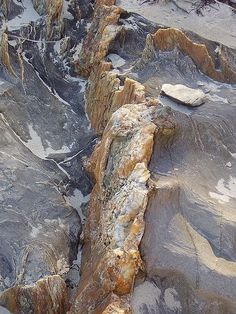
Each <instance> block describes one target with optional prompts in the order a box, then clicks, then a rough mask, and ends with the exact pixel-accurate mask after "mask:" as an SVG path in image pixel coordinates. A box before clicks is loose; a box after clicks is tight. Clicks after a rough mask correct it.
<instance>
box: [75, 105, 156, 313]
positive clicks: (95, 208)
mask: <svg viewBox="0 0 236 314" xmlns="http://www.w3.org/2000/svg"><path fill="white" fill-rule="evenodd" d="M155 112H156V106H155V105H148V104H147V103H142V104H129V105H124V106H122V107H121V108H120V109H118V110H117V111H116V112H115V113H114V114H113V115H112V117H111V119H110V121H109V122H108V125H107V127H106V128H105V130H104V134H103V138H102V140H101V143H100V144H99V145H98V146H97V147H96V149H95V151H94V152H93V154H92V157H91V159H90V163H89V165H88V168H89V171H90V172H92V173H93V175H94V177H95V180H96V184H95V187H94V189H93V192H92V195H91V201H90V205H89V216H88V219H87V223H86V228H85V247H84V255H83V259H82V277H81V282H80V286H79V289H78V293H77V298H76V300H75V302H74V304H73V306H72V309H71V313H130V312H131V310H130V307H129V298H128V295H129V293H130V292H131V291H132V287H133V283H134V279H135V276H136V274H137V272H138V270H139V269H140V268H141V267H142V260H141V257H140V253H139V243H140V241H141V238H142V235H143V232H144V212H145V209H146V206H147V201H148V187H147V181H148V179H149V176H150V173H149V170H148V168H147V165H148V163H149V160H150V157H151V154H152V149H153V135H154V132H155V129H156V126H155V124H154V123H153V122H152V119H153V117H154V115H155ZM111 296H113V297H111ZM114 296H115V299H114ZM101 304H105V305H104V306H101ZM119 304H120V305H119ZM99 307H101V310H98V309H99ZM102 309H103V310H102ZM112 311H113V312H112Z"/></svg>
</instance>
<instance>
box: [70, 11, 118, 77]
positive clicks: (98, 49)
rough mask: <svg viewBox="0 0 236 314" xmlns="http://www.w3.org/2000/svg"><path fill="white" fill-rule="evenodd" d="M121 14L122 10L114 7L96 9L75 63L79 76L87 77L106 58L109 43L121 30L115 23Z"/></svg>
mask: <svg viewBox="0 0 236 314" xmlns="http://www.w3.org/2000/svg"><path fill="white" fill-rule="evenodd" d="M122 12H123V10H122V9H121V8H118V7H116V6H104V5H98V6H97V7H96V10H95V13H94V18H93V21H92V24H91V26H90V29H89V32H88V34H87V36H86V38H85V40H84V43H83V47H82V50H81V52H80V55H79V59H78V61H76V62H75V65H76V69H77V71H78V73H79V74H81V75H83V76H85V77H88V76H89V74H90V72H91V70H92V68H93V67H94V66H95V65H96V64H99V63H100V62H101V61H102V59H103V58H104V57H105V56H106V54H107V52H108V49H109V46H110V43H111V42H112V41H113V40H114V38H115V37H116V35H117V34H118V32H119V31H120V29H121V26H118V25H117V21H118V20H119V18H120V14H121V13H122Z"/></svg>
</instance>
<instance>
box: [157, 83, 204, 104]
mask: <svg viewBox="0 0 236 314" xmlns="http://www.w3.org/2000/svg"><path fill="white" fill-rule="evenodd" d="M161 92H162V94H163V95H166V96H168V97H170V98H172V99H173V100H175V101H177V102H180V103H181V104H183V105H186V106H190V107H196V106H200V105H202V104H204V102H205V101H206V95H205V93H204V92H203V91H201V90H200V89H193V88H189V87H187V86H184V85H181V84H177V85H172V84H163V85H162V88H161Z"/></svg>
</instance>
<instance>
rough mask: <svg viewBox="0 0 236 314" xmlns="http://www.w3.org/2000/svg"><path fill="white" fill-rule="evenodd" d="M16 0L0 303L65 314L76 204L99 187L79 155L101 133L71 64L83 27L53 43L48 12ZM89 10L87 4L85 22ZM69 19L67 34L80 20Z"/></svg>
mask: <svg viewBox="0 0 236 314" xmlns="http://www.w3.org/2000/svg"><path fill="white" fill-rule="evenodd" d="M10 3H11V2H8V12H7V15H5V16H4V19H3V18H2V19H1V23H2V24H1V26H2V34H3V35H2V42H1V71H0V113H1V118H0V128H1V132H0V133H1V136H0V146H1V149H0V151H1V152H0V177H1V178H0V182H1V184H0V221H1V223H0V225H1V226H0V229H1V230H0V231H1V232H0V243H1V245H0V305H1V309H2V307H4V308H7V309H8V310H9V311H10V312H11V313H44V312H45V313H65V312H66V311H67V310H68V309H69V291H68V287H67V286H68V285H69V286H71V283H70V281H68V279H67V273H68V271H69V270H70V268H71V267H72V265H74V263H75V262H74V260H76V258H77V253H78V245H79V242H80V233H81V228H82V224H81V219H80V217H79V214H78V212H77V211H76V209H75V208H73V207H72V206H71V205H73V206H75V207H77V209H78V211H79V210H80V208H81V205H79V204H84V203H85V202H86V199H87V198H86V197H85V198H84V196H87V194H89V193H90V189H91V182H90V179H89V178H88V176H87V174H85V171H84V169H83V166H82V162H81V158H83V157H84V156H85V155H86V154H88V152H89V150H90V149H91V148H90V143H91V142H92V141H93V135H92V134H93V132H92V130H89V123H88V121H87V119H86V116H85V112H84V109H83V105H84V101H83V96H84V95H83V90H84V85H85V84H86V82H85V81H84V80H82V79H81V78H74V77H72V76H70V75H69V70H68V68H67V67H66V62H68V59H69V58H70V59H72V57H73V55H74V54H75V52H76V46H77V44H78V43H79V42H80V40H81V38H80V36H81V34H80V32H78V31H77V33H78V35H77V37H76V36H74V33H73V31H72V33H70V34H71V37H72V38H71V41H70V44H71V46H70V45H68V44H67V42H68V41H66V39H65V40H64V39H62V40H60V38H61V37H62V34H60V31H59V32H58V29H57V26H56V25H52V28H51V30H52V32H53V34H52V36H54V35H55V37H54V38H53V40H51V41H49V42H48V41H47V40H48V37H47V34H46V26H44V27H42V25H46V22H47V18H48V16H45V14H46V13H45V14H43V15H42V16H39V15H38V13H37V12H36V11H34V9H33V3H31V1H30V2H26V1H22V2H19V4H18V7H19V8H20V10H19V11H17V10H15V9H14V6H13V5H10ZM41 3H42V4H43V3H44V2H42V1H41ZM61 3H62V2H61ZM44 4H45V3H44ZM48 4H49V3H48ZM54 4H55V2H54ZM64 4H65V3H64V2H63V5H64ZM50 10H51V12H54V11H56V10H57V9H56V7H54V8H51V9H50ZM48 13H49V12H48ZM72 13H73V11H72ZM90 13H91V12H90V11H89V10H87V7H86V6H82V7H81V14H82V16H83V17H84V18H85V19H84V24H83V26H81V28H83V27H85V25H86V23H87V18H88V17H87V18H86V16H87V14H88V15H89V14H90ZM18 14H19V16H18ZM63 14H64V13H63ZM63 14H62V15H63ZM64 15H65V14H64ZM64 15H63V17H64ZM75 16H76V13H75ZM64 18H65V17H64ZM70 18H72V19H71V20H69V21H70V22H68V19H67V20H66V19H65V20H64V23H65V24H64V25H66V27H65V29H64V31H65V32H71V29H70V27H71V25H72V24H73V25H75V24H76V23H77V19H75V20H74V19H73V15H71V16H70ZM69 23H71V24H70V26H69V25H68V24H69ZM54 26H55V28H54ZM80 31H81V29H80ZM58 34H59V40H57V41H56V38H57V36H58ZM73 45H75V47H74V46H73ZM60 46H61V47H60ZM65 46H66V48H65ZM59 48H61V49H59ZM68 49H71V50H69V51H68ZM70 70H71V69H70ZM71 71H72V70H71ZM56 73H57V74H56ZM65 85H66V86H67V88H65ZM62 86H63V88H62ZM57 91H59V94H60V95H61V96H62V97H60V95H58V94H57ZM72 91H73V92H72ZM68 94H69V96H68ZM72 134H73V135H72ZM75 134H77V135H75ZM91 145H92V143H91ZM78 152H79V153H78ZM83 174H84V175H83ZM77 195H79V196H80V195H81V196H80V197H77V202H75V201H74V199H76V196H77ZM79 202H80V203H79ZM70 204H71V205H70ZM77 204H78V205H77ZM77 267H78V266H77ZM77 273H79V271H78V270H77ZM76 280H78V279H75V280H74V282H75V283H76V284H77V282H76Z"/></svg>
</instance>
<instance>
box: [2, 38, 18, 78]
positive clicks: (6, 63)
mask: <svg viewBox="0 0 236 314" xmlns="http://www.w3.org/2000/svg"><path fill="white" fill-rule="evenodd" d="M0 57H1V63H2V64H3V65H4V66H5V67H6V69H7V70H8V72H9V73H10V74H11V75H13V76H16V72H15V71H14V69H13V67H12V64H11V60H10V56H9V52H8V35H7V33H3V34H2V38H1V46H0Z"/></svg>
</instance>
